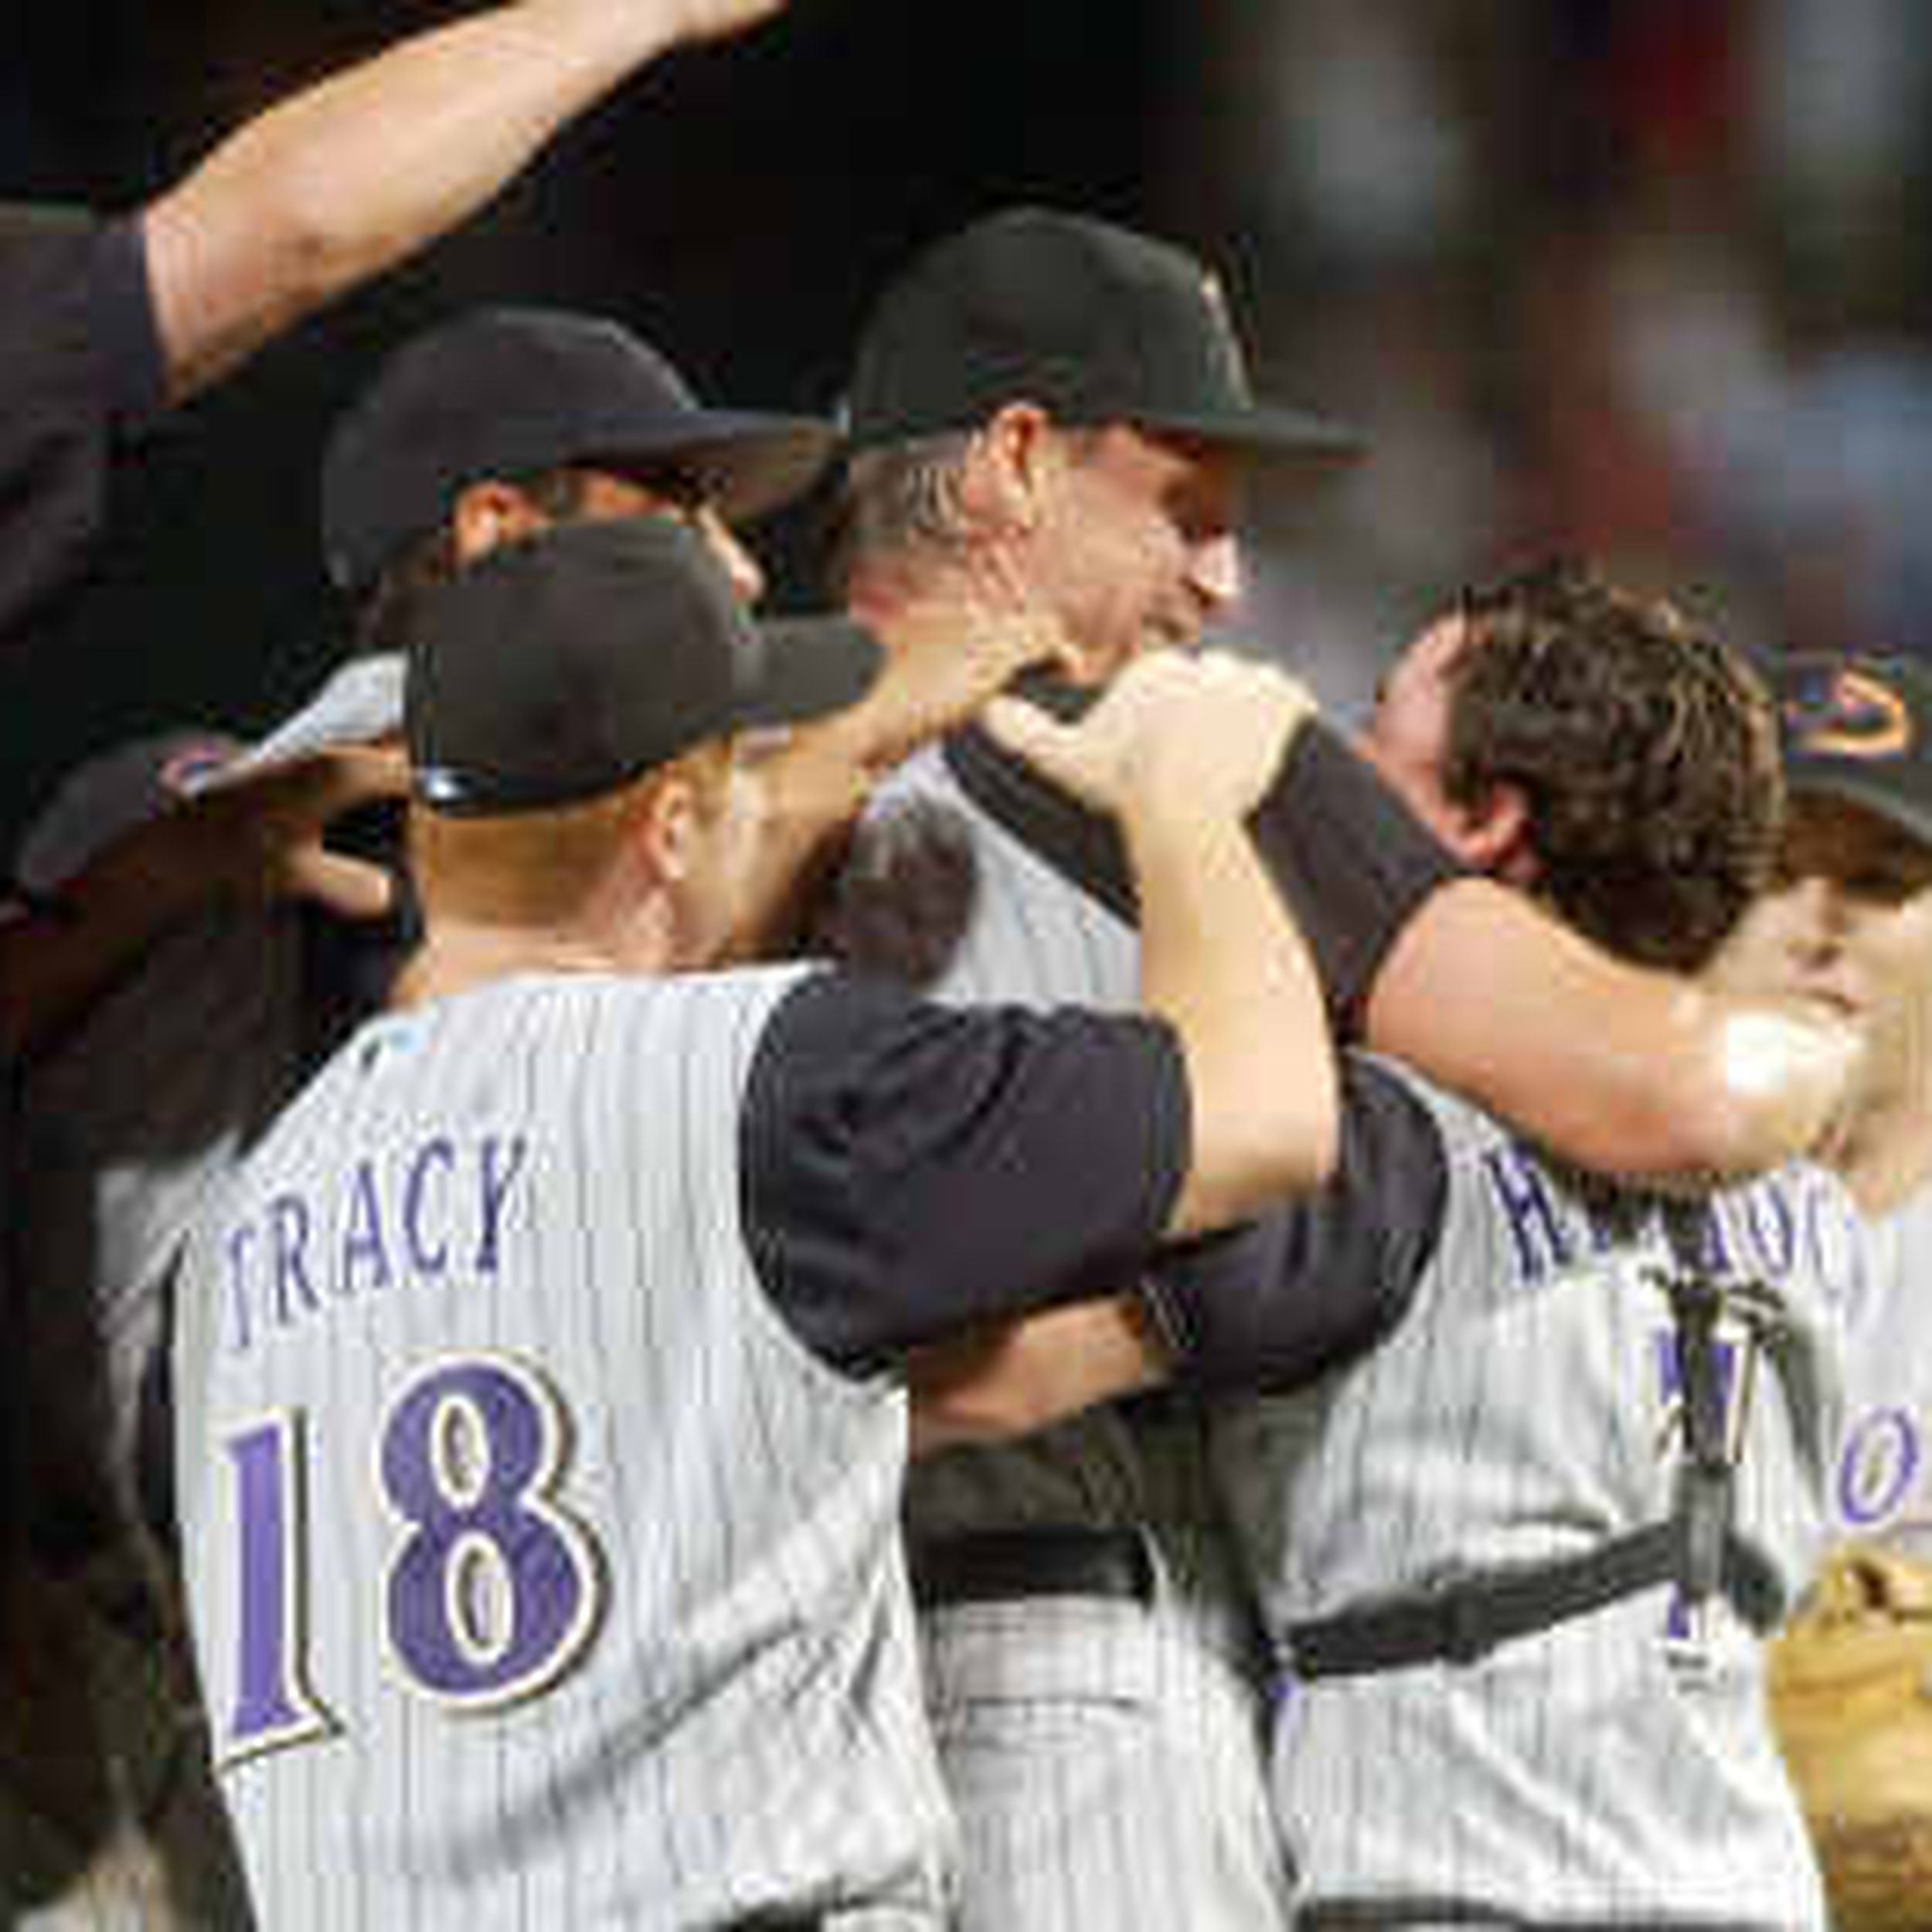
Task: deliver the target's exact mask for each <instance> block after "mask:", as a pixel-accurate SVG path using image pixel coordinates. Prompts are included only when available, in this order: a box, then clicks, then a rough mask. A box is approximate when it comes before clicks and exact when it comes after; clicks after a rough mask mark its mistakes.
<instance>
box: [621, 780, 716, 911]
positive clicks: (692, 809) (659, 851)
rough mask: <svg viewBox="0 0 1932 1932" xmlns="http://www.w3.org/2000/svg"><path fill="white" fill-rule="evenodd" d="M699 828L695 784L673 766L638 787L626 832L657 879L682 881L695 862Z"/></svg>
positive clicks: (699, 847)
mask: <svg viewBox="0 0 1932 1932" xmlns="http://www.w3.org/2000/svg"><path fill="white" fill-rule="evenodd" d="M702 828H703V813H702V811H701V810H700V808H699V798H698V789H697V787H696V784H694V783H693V782H692V779H691V777H690V776H689V774H687V773H685V772H683V771H680V770H677V769H675V767H674V768H672V770H667V771H663V772H660V773H659V774H658V775H657V776H656V777H655V778H653V779H652V780H651V781H650V782H649V783H648V784H646V785H645V786H643V787H641V788H640V790H639V791H638V799H637V805H636V809H635V810H634V811H633V812H632V813H631V815H630V820H629V825H628V838H629V839H630V840H631V842H632V844H633V845H634V848H635V849H636V850H637V852H638V855H640V856H641V858H642V859H643V860H644V861H645V864H646V865H647V866H648V867H649V868H650V869H651V872H652V873H653V874H654V875H655V876H656V877H657V878H658V879H661V880H662V881H663V882H664V883H665V884H667V885H682V884H683V883H685V881H686V880H688V879H689V878H690V877H691V876H692V872H693V871H694V870H695V869H696V866H698V864H699V860H700V855H701V852H702V840H701V838H700V837H699V834H700V832H702Z"/></svg>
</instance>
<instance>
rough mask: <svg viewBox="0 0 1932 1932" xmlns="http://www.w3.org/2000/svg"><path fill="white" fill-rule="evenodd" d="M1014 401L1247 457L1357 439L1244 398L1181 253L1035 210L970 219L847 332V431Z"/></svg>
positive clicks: (929, 429)
mask: <svg viewBox="0 0 1932 1932" xmlns="http://www.w3.org/2000/svg"><path fill="white" fill-rule="evenodd" d="M1022 399H1023V400H1027V401H1030V402H1034V403H1039V404H1040V405H1041V406H1043V407H1044V408H1046V409H1047V410H1050V411H1051V412H1052V413H1053V415H1054V416H1055V417H1056V418H1057V419H1059V420H1061V421H1063V422H1066V423H1074V424H1087V425H1090V424H1096V423H1134V424H1138V425H1139V426H1141V427H1145V428H1148V429H1155V430H1175V431H1179V432H1181V433H1182V434H1187V435H1190V436H1197V437H1202V438H1203V439H1205V440H1208V441H1209V442H1213V443H1216V444H1222V445H1224V446H1226V447H1229V448H1231V449H1234V450H1236V451H1240V452H1242V453H1243V454H1248V455H1250V456H1273V457H1281V456H1295V457H1302V458H1328V459H1331V460H1340V459H1352V458H1354V457H1359V456H1361V455H1362V454H1363V453H1364V449H1365V445H1364V444H1363V440H1362V437H1360V436H1359V434H1357V433H1356V432H1355V430H1352V429H1349V428H1347V427H1344V426H1343V425H1342V424H1341V423H1333V422H1330V421H1328V420H1326V419H1325V418H1323V417H1317V416H1311V415H1308V414H1305V413H1303V412H1301V411H1300V410H1290V409H1283V408H1279V407H1277V406H1275V405H1274V404H1272V403H1262V402H1257V400H1255V399H1254V397H1253V396H1252V395H1251V394H1250V391H1249V388H1248V378H1247V369H1246V367H1245V366H1244V364H1243V361H1242V357H1241V348H1240V342H1238V341H1237V340H1236V337H1235V333H1234V328H1233V324H1232V323H1231V322H1230V320H1229V318H1228V311H1227V303H1226V298H1225V297H1224V296H1223V294H1222V291H1221V287H1220V284H1219V281H1216V278H1215V277H1214V276H1213V274H1211V273H1210V272H1209V270H1208V269H1207V268H1206V267H1204V266H1203V265H1202V264H1201V263H1200V262H1199V261H1198V260H1196V259H1195V257H1193V256H1192V255H1191V254H1189V253H1187V252H1186V250H1184V249H1181V248H1178V247H1174V246H1173V245H1172V244H1171V243H1167V242H1163V241H1156V240H1153V239H1151V237H1149V236H1145V235H1141V234H1137V233H1134V231H1133V230H1131V229H1127V228H1120V227H1116V226H1114V225H1113V224H1112V223H1108V222H1103V221H1096V220H1094V219H1090V218H1089V217H1087V216H1080V215H1069V214H1062V213H1057V212H1056V211H1055V210H1053V209H1046V208H1016V209H1009V210H1007V211H1006V212H1005V213H1001V214H997V215H992V216H987V217H986V218H985V219H983V220H981V221H978V222H975V223H974V224H973V225H972V226H971V227H968V228H966V229H964V230H961V232H960V233H957V234H956V235H954V236H950V237H949V238H948V239H947V240H944V241H942V242H940V243H937V244H935V245H934V247H931V248H930V249H928V250H927V251H926V252H925V253H923V254H922V255H920V257H918V258H917V260H915V261H914V262H913V264H912V266H911V267H910V268H909V269H908V270H906V272H905V274H903V275H902V276H901V277H900V279H899V281H897V282H896V283H895V284H893V286H892V287H890V288H889V289H888V290H887V291H886V294H885V295H884V296H883V298H882V299H881V300H880V301H879V304H878V306H877V307H876V308H875V309H874V311H872V316H871V318H870V319H869V321H868V322H867V324H866V329H865V332H864V334H863V335H862V337H861V338H860V342H859V355H858V359H857V362H856V364H855V367H854V369H853V372H852V383H851V386H850V388H849V391H848V393H847V396H846V399H845V410H846V416H847V421H846V424H845V428H846V435H847V440H848V443H849V446H850V447H852V448H853V449H855V450H859V449H866V448H869V447H876V446H877V445H879V444H889V443H900V442H905V441H908V440H910V439H912V438H913V437H920V436H928V435H934V434H940V433H941V432H943V431H946V430H963V429H968V428H971V427H974V426H975V425H977V424H978V423H981V422H984V421H985V420H986V418H987V417H989V416H992V414H994V413H995V411H997V410H998V409H1000V408H1001V407H1002V406H1003V405H1004V404H1005V403H1012V402H1016V401H1019V400H1022Z"/></svg>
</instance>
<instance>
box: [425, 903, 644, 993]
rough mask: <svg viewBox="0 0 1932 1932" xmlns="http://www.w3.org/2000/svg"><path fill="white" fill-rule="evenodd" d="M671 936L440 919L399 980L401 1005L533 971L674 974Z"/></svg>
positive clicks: (639, 928) (636, 930)
mask: <svg viewBox="0 0 1932 1932" xmlns="http://www.w3.org/2000/svg"><path fill="white" fill-rule="evenodd" d="M671 952H672V948H671V945H670V941H669V939H668V936H667V935H665V934H663V933H662V932H661V931H660V930H658V927H655V925H651V926H636V927H631V928H628V929H627V930H625V931H624V932H623V933H621V934H609V933H603V932H597V933H593V932H590V931H587V930H583V929H580V928H576V927H564V928H556V929H551V928H544V927H529V926H500V925H492V924H490V923H487V922H485V921H482V920H443V921H440V922H437V923H434V924H433V925H432V926H431V927H430V930H429V932H428V934H427V935H426V936H425V937H424V939H423V944H421V945H420V947H417V951H415V953H414V954H412V955H411V957H410V961H409V963H408V964H406V966H405V967H404V968H403V970H402V971H401V972H400V973H399V974H398V975H396V982H395V986H394V988H393V991H392V992H391V994H390V996H389V1004H390V1005H393V1006H422V1005H428V1004H429V1003H430V1002H432V1001H435V1000H441V999H453V998H455V997H456V996H457V995H458V994H461V993H467V992H474V990H475V989H476V988H478V987H481V986H487V985H490V984H492V982H493V981H497V980H503V979H512V978H519V977H522V976H525V975H547V974H563V973H592V974H600V975H624V976H626V977H631V978H655V977H657V976H658V975H661V974H664V973H667V972H669V971H672V970H673V969H674V968H675V964H676V963H677V962H676V961H675V960H674V959H673V958H672V956H671Z"/></svg>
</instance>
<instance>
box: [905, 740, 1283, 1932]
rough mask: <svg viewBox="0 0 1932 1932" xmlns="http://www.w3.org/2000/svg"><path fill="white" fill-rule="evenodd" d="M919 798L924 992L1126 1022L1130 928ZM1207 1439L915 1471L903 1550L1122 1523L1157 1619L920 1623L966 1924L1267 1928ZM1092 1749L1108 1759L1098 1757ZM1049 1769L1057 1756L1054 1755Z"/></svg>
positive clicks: (937, 758)
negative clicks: (1145, 1545) (1149, 1577)
mask: <svg viewBox="0 0 1932 1932" xmlns="http://www.w3.org/2000/svg"><path fill="white" fill-rule="evenodd" d="M906 794H915V795H919V796H923V797H930V798H937V799H939V800H940V801H942V802H944V804H947V805H948V806H950V807H951V808H954V810H956V811H957V812H959V813H960V814H961V816H962V818H964V821H965V823H966V825H968V827H969V828H970V830H971V835H972V842H973V849H974V852H975V864H976V867H977V872H978V891H977V895H976V898H975V906H974V911H973V916H972V918H971V923H970V925H969V927H968V930H967V932H966V933H965V934H964V938H963V940H962V941H961V945H960V947H959V949H958V951H957V953H956V954H954V958H953V961H952V963H951V966H950V967H949V968H948V970H947V972H946V974H945V975H944V978H942V979H941V980H940V981H939V983H938V984H937V986H936V987H935V988H934V996H935V997H937V998H940V999H943V1000H949V1001H961V1002H964V1001H972V1000H999V1001H1017V1002H1020V1003H1022V1004H1024V1005H1031V1006H1037V1007H1046V1006H1052V1005H1060V1004H1062V1003H1067V1002H1073V1003H1077V1004H1080V1005H1087V1006H1094V1007H1098V1008H1102V1009H1115V1010H1127V1009H1131V1008H1133V1007H1134V1006H1135V1005H1137V1003H1138V987H1139V968H1140V954H1139V946H1138V939H1137V937H1136V936H1135V934H1134V932H1133V930H1132V929H1131V927H1128V925H1127V924H1125V923H1124V922H1123V921H1122V920H1119V919H1117V918H1116V917H1114V915H1113V914H1112V913H1110V912H1109V911H1107V910H1106V909H1105V908H1104V907H1103V906H1100V904H1099V903H1097V902H1096V901H1095V900H1093V899H1092V898H1091V897H1090V896H1089V895H1088V894H1087V893H1084V892H1083V891H1081V890H1080V889H1078V888H1077V887H1076V886H1073V885H1072V884H1071V883H1069V882H1068V881H1067V880H1066V879H1064V878H1063V877H1062V876H1060V874H1059V873H1058V872H1056V871H1054V870H1053V869H1052V868H1051V867H1050V866H1048V865H1047V864H1046V863H1045V862H1043V860H1042V859H1040V858H1039V856H1037V855H1036V854H1035V853H1033V852H1031V851H1029V849H1027V848H1026V846H1025V845H1022V843H1021V842H1019V840H1018V839H1017V838H1015V837H1014V836H1013V835H1012V834H1011V833H1010V832H1008V831H1007V830H1006V829H1005V828H1003V827H1002V826H1001V825H998V824H997V823H996V822H995V821H993V820H992V818H989V817H988V815H986V814H985V813H984V812H983V811H981V810H980V809H979V808H978V807H977V806H976V805H975V804H974V803H973V802H972V801H971V800H970V799H969V798H968V797H967V796H966V794H964V792H963V791H962V790H961V787H960V786H959V785H958V784H957V781H955V780H954V777H952V775H951V772H950V771H949V770H947V767H946V764H945V762H944V758H943V757H942V755H941V754H940V753H939V752H938V751H937V750H930V751H927V752H925V753H921V754H920V755H919V756H918V757H916V758H915V759H913V760H911V761H910V762H909V763H908V764H906V766H904V767H902V768H901V770H900V772H899V773H897V774H896V775H895V777H894V779H893V781H892V783H891V784H889V786H887V787H886V788H884V790H883V791H882V793H881V794H880V796H879V801H878V802H877V804H876V807H875V809H876V810H881V811H889V810H891V809H892V808H893V804H894V802H895V801H896V800H897V799H899V798H901V797H903V796H904V795H906ZM1217 1509H1218V1505H1217V1502H1216V1498H1215V1497H1214V1495H1213V1489H1212V1485H1211V1483H1210V1481H1209V1475H1208V1470H1207V1465H1206V1432H1205V1430H1204V1429H1203V1428H1202V1425H1201V1424H1200V1423H1199V1420H1198V1418H1197V1417H1196V1415H1195V1414H1194V1413H1192V1412H1190V1411H1188V1410H1182V1409H1165V1408H1155V1407H1151V1406H1148V1405H1131V1406H1118V1405H1115V1406H1105V1407H1102V1408H1099V1409H1096V1410H1090V1411H1089V1412H1087V1413H1086V1414H1084V1415H1082V1416H1079V1417H1075V1418H1074V1419H1073V1420H1071V1421H1070V1422H1066V1423H1062V1424H1060V1426H1058V1427H1055V1428H1053V1429H1049V1430H1044V1431H1043V1432H1041V1433H1040V1434H1036V1435H1034V1436H1031V1437H1027V1438H1026V1439H1025V1440H1021V1441H1019V1442H1015V1443H1011V1444H1002V1445H998V1446H997V1447H966V1448H957V1449H953V1450H949V1451H946V1452H944V1453H943V1454H937V1455H934V1456H930V1457H927V1458H922V1459H921V1460H920V1461H918V1462H917V1463H915V1464H913V1468H912V1470H911V1471H910V1475H909V1478H908V1481H907V1487H906V1526H907V1533H908V1535H909V1536H910V1537H911V1538H912V1539H913V1540H914V1541H915V1542H917V1541H918V1540H919V1539H921V1538H922V1537H929V1536H943V1535H945V1534H947V1533H951V1532H966V1531H975V1530H993V1529H1012V1528H1015V1527H1039V1526H1053V1527H1059V1526H1076V1525H1077V1526H1087V1527H1092V1526H1103V1527H1110V1528H1111V1527H1131V1528H1136V1529H1142V1530H1144V1531H1145V1532H1146V1533H1147V1534H1148V1536H1149V1538H1150V1539H1151V1546H1152V1547H1153V1549H1154V1550H1155V1554H1156V1559H1157V1563H1158V1570H1159V1573H1160V1583H1159V1587H1158V1598H1157V1603H1156V1607H1155V1615H1153V1616H1152V1617H1149V1616H1148V1615H1147V1614H1145V1613H1144V1612H1143V1611H1141V1609H1140V1608H1139V1607H1137V1606H1134V1605H1128V1604H1118V1603H1113V1602H1104V1601H1100V1600H1083V1599H1080V1598H1075V1597H1062V1598H1058V1599H1053V1600H1047V1599H1039V1600H1031V1601H1025V1602H1017V1603H1002V1604H969V1605H961V1606H958V1607H954V1608H951V1609H941V1610H939V1611H933V1612H929V1613H928V1614H927V1615H926V1616H925V1617H923V1619H922V1624H923V1629H924V1631H925V1634H926V1637H927V1667H928V1682H929V1684H930V1686H931V1689H932V1695H933V1696H934V1702H935V1722H936V1723H937V1727H938V1730H939V1736H940V1750H941V1756H942V1760H943V1762H944V1765H945V1767H946V1770H947V1779H948V1784H949V1788H950V1789H951V1791H952V1793H953V1796H954V1801H955V1803H956V1804H957V1805H958V1807H959V1808H960V1811H961V1823H962V1826H963V1828H964V1834H965V1865H964V1892H963V1896H964V1917H963V1919H962V1924H963V1925H964V1927H965V1928H966V1932H981V1928H995V1927H997V1928H998V1932H1054V1929H1056V1928H1064V1929H1065V1932H1074V1929H1075V1928H1080V1929H1081V1932H1084V1929H1085V1928H1087V1927H1094V1926H1098V1925H1106V1926H1107V1927H1109V1928H1110V1929H1111V1932H1135V1929H1136V1928H1139V1927H1148V1928H1154V1927H1162V1928H1165V1927H1172V1926H1175V1925H1181V1924H1184V1925H1186V1926H1187V1927H1189V1929H1190V1932H1236V1929H1237V1928H1238V1929H1239V1932H1254V1929H1255V1928H1257V1927H1260V1928H1265V1927H1269V1926H1271V1925H1274V1924H1278V1923H1282V1922H1284V1915H1285V1909H1286V1907H1285V1888H1286V1878H1285V1872H1284V1870H1283V1869H1282V1867H1281V1860H1280V1858H1279V1855H1278V1847H1277V1842H1276V1839H1275V1836H1274V1831H1273V1828H1272V1826H1271V1825H1270V1821H1269V1818H1268V1815H1267V1801H1266V1791H1265V1783H1264V1764H1263V1760H1262V1757H1261V1754H1260V1742H1259V1738H1260V1713H1259V1707H1258V1704H1257V1701H1256V1699H1255V1696H1254V1694H1253V1690H1252V1689H1251V1679H1250V1675H1249V1673H1250V1671H1251V1669H1252V1667H1253V1662H1254V1637H1255V1624H1254V1618H1253V1611H1252V1608H1251V1606H1250V1600H1249V1599H1248V1597H1247V1593H1246V1589H1245V1586H1244V1584H1243V1583H1241V1581H1240V1580H1239V1579H1238V1577H1237V1576H1236V1570H1235V1565H1234V1561H1233V1552H1232V1549H1231V1548H1230V1545H1229V1543H1228V1541H1227V1539H1226V1535H1225V1532H1224V1529H1223V1526H1222V1524H1221V1522H1220V1521H1219V1517H1218V1515H1217ZM1043 1699H1044V1700H1046V1702H1047V1703H1048V1704H1049V1705H1050V1704H1051V1703H1052V1702H1053V1701H1054V1700H1060V1701H1061V1702H1062V1703H1063V1708H1064V1709H1067V1710H1070V1711H1073V1710H1079V1709H1082V1708H1084V1709H1086V1710H1087V1711H1088V1712H1090V1713H1093V1712H1100V1711H1104V1710H1107V1709H1111V1710H1112V1711H1113V1713H1114V1716H1115V1717H1116V1719H1117V1720H1118V1721H1124V1719H1125V1716H1126V1714H1127V1713H1137V1714H1138V1718H1139V1719H1140V1721H1141V1723H1144V1724H1145V1725H1148V1726H1153V1727H1154V1730H1155V1737H1156V1739H1157V1740H1158V1741H1156V1742H1155V1743H1151V1744H1150V1743H1149V1742H1148V1739H1147V1737H1146V1736H1145V1734H1135V1735H1133V1736H1131V1737H1130V1738H1128V1740H1126V1741H1125V1742H1124V1743H1123V1742H1121V1740H1119V1738H1118V1737H1117V1738H1116V1739H1115V1740H1105V1739H1104V1738H1102V1737H1101V1736H1100V1734H1099V1733H1095V1734H1094V1739H1093V1740H1092V1747H1091V1750H1090V1751H1089V1748H1088V1745H1087V1743H1084V1742H1082V1743H1078V1744H1077V1746H1070V1740H1072V1739H1073V1733H1072V1732H1071V1731H1070V1730H1062V1731H1061V1732H1060V1733H1058V1734H1057V1736H1056V1735H1055V1734H1053V1733H1052V1732H1051V1730H1050V1727H1048V1726H1043V1724H1041V1723H1040V1722H1039V1720H1038V1719H1036V1718H1033V1717H1031V1716H1029V1713H1037V1712H1039V1710H1041V1709H1042V1708H1043V1705H1042V1702H1041V1700H1043ZM1110 1750H1111V1759H1110ZM1055 1760H1059V1761H1058V1762H1057V1763H1056V1761H1055Z"/></svg>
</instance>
